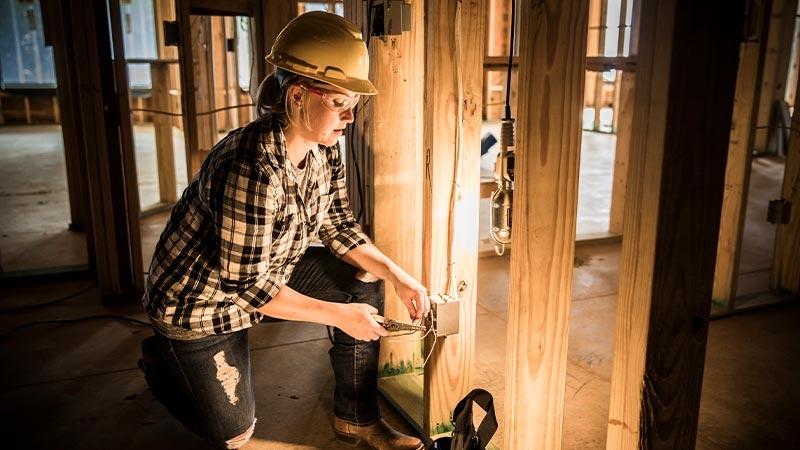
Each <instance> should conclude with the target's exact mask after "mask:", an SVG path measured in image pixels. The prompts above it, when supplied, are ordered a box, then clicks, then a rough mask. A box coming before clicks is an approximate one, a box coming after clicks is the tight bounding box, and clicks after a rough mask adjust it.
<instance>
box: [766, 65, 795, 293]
mask: <svg viewBox="0 0 800 450" xmlns="http://www.w3.org/2000/svg"><path fill="white" fill-rule="evenodd" d="M797 90H800V80H798V88H797ZM796 104H797V102H795V105H796ZM798 180H800V112H798V109H797V107H796V106H795V109H794V114H792V129H791V134H790V136H789V150H788V151H787V152H786V165H785V168H784V172H783V189H782V194H781V197H782V198H783V199H785V200H788V201H789V202H791V205H792V208H791V214H790V216H789V223H784V224H779V225H778V229H777V233H776V237H775V256H774V262H773V264H772V276H771V277H770V288H771V289H773V290H776V291H782V292H790V293H792V294H794V295H798V294H800V184H799V183H800V181H798Z"/></svg>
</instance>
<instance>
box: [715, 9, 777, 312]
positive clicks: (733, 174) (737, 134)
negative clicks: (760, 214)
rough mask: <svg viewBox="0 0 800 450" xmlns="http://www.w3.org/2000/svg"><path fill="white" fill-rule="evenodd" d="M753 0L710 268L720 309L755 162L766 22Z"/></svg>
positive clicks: (727, 295)
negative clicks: (715, 253) (755, 135)
mask: <svg viewBox="0 0 800 450" xmlns="http://www.w3.org/2000/svg"><path fill="white" fill-rule="evenodd" d="M770 3H771V2H770V1H769V0H766V1H764V2H751V5H752V6H751V8H753V9H752V10H750V11H748V23H749V24H750V26H747V27H746V29H749V30H750V31H749V33H752V35H751V36H747V40H746V41H744V42H742V44H741V46H740V50H739V55H740V56H739V72H738V76H737V78H736V94H735V97H734V108H733V118H732V123H731V133H730V142H729V144H728V158H727V161H728V162H727V165H726V168H725V190H724V191H723V195H722V216H721V217H720V225H719V227H720V228H719V239H718V244H717V258H716V261H717V262H716V265H715V268H714V290H713V293H712V297H711V298H712V301H713V302H714V304H715V306H717V307H719V308H721V309H723V310H731V309H733V308H734V307H735V304H734V303H735V302H734V299H735V297H736V287H737V281H738V279H739V259H740V255H741V252H742V236H744V222H745V216H746V212H747V193H748V191H749V188H750V170H751V167H752V161H753V130H754V127H755V118H756V106H757V101H756V100H757V93H758V87H759V85H760V84H761V77H760V75H761V73H760V71H759V67H761V64H762V62H763V58H764V49H765V47H766V46H765V42H766V39H765V35H763V34H762V32H765V31H766V30H767V27H768V26H769V22H768V18H769V15H768V14H767V12H768V11H769V10H770V7H769V4H770Z"/></svg>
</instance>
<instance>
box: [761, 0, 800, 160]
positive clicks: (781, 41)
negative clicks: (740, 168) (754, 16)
mask: <svg viewBox="0 0 800 450" xmlns="http://www.w3.org/2000/svg"><path fill="white" fill-rule="evenodd" d="M797 5H798V0H773V1H772V7H771V9H770V10H768V11H769V16H770V20H769V27H768V30H769V31H768V34H767V38H766V39H767V50H766V53H765V57H764V63H763V65H762V67H761V70H762V77H761V87H760V92H759V98H758V115H757V118H756V125H757V126H756V129H755V136H754V139H755V142H754V144H753V145H754V149H755V151H756V152H759V153H762V152H768V151H770V150H774V149H770V148H769V137H770V135H769V131H770V130H769V125H770V120H771V118H772V114H773V106H774V103H775V102H776V101H780V100H783V99H784V95H785V94H786V77H787V75H788V73H789V60H790V59H791V54H792V36H793V35H794V24H795V17H796V15H797Z"/></svg>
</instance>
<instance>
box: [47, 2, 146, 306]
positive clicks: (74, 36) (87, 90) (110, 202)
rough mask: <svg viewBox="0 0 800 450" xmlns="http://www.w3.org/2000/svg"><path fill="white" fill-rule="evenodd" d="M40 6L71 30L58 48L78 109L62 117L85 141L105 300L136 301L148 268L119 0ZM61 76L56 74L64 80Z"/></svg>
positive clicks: (96, 259) (94, 245) (94, 254)
mask: <svg viewBox="0 0 800 450" xmlns="http://www.w3.org/2000/svg"><path fill="white" fill-rule="evenodd" d="M42 5H43V7H44V8H46V9H47V10H48V11H49V12H48V16H49V17H51V18H57V20H61V24H60V27H59V28H60V31H62V32H63V33H64V36H65V37H69V38H67V39H65V40H64V41H65V42H66V45H65V46H62V45H58V46H55V48H56V49H58V52H59V53H61V52H62V51H63V52H65V53H66V55H69V56H68V57H67V56H66V55H64V54H62V55H59V56H58V57H57V60H58V61H62V62H66V64H67V65H68V67H66V68H64V69H65V70H66V71H67V72H68V73H69V76H67V77H66V78H67V80H69V81H68V82H66V83H64V84H65V86H64V88H65V89H70V90H71V92H70V96H69V98H70V99H71V102H70V103H71V104H69V105H65V108H69V110H70V111H72V112H75V114H68V115H67V114H65V117H70V119H69V121H68V122H69V127H70V128H72V127H73V125H74V131H75V133H74V134H71V135H70V141H72V142H73V143H77V145H78V146H79V148H80V150H79V153H80V155H79V156H80V157H82V158H83V160H82V161H83V164H82V166H83V168H85V176H86V180H87V183H86V186H87V193H86V198H88V200H89V205H90V206H89V212H88V217H89V219H90V220H89V223H88V224H87V225H88V227H87V229H88V232H89V233H90V235H89V238H88V239H87V240H88V241H89V243H88V246H89V250H90V252H91V254H90V260H91V261H92V263H93V269H95V270H96V272H97V278H98V281H99V284H100V289H101V292H102V294H103V299H104V300H105V301H113V300H117V299H119V298H122V299H125V300H132V299H135V298H138V297H139V296H140V295H141V291H142V290H143V288H144V271H143V266H142V260H141V258H142V252H141V244H140V242H141V239H140V235H139V221H138V213H139V198H138V190H137V183H136V171H135V167H136V166H135V164H134V160H133V132H132V129H131V123H130V120H129V117H130V107H129V104H128V79H127V67H126V64H125V61H124V49H123V48H122V39H121V36H122V29H121V24H120V14H119V2H118V1H116V0H112V1H110V2H108V3H106V2H93V1H90V0H75V1H72V2H43V3H42ZM51 8H52V9H51ZM109 25H110V26H109ZM112 36H113V38H112ZM112 55H117V58H116V59H114V58H113V57H112ZM71 62H74V64H73V63H71ZM63 73H64V72H63V71H62V70H60V69H59V75H62V74H63ZM64 81H65V80H64V79H63V78H61V77H59V85H61V83H62V82H64ZM73 120H74V122H73Z"/></svg>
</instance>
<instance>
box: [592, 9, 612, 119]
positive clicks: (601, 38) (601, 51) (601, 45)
mask: <svg viewBox="0 0 800 450" xmlns="http://www.w3.org/2000/svg"><path fill="white" fill-rule="evenodd" d="M599 1H600V17H599V20H600V28H598V35H597V54H598V55H600V56H605V48H606V36H607V35H608V33H607V23H608V0H599ZM604 86H605V80H603V72H596V73H595V77H594V103H593V104H592V107H593V108H594V124H593V125H592V127H593V128H592V129H593V130H595V131H599V130H600V112H601V111H602V110H603V102H604V100H605V95H603V87H604Z"/></svg>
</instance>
